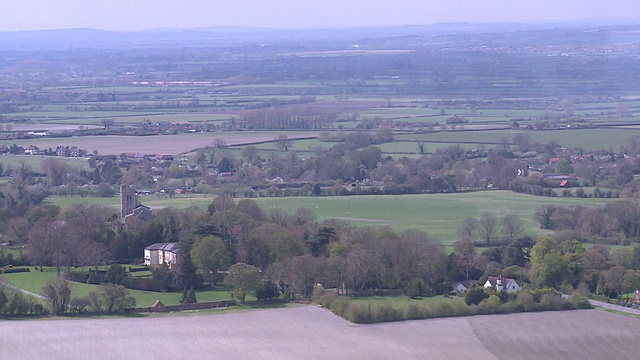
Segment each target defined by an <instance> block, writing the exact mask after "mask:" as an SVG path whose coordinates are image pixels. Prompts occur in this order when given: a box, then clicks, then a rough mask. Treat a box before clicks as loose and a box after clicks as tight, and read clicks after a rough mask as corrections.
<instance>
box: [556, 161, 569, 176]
mask: <svg viewBox="0 0 640 360" xmlns="http://www.w3.org/2000/svg"><path fill="white" fill-rule="evenodd" d="M555 171H556V172H557V173H561V174H566V175H569V174H571V173H572V172H573V166H572V165H571V161H569V160H568V159H560V161H558V162H557V163H556V168H555Z"/></svg>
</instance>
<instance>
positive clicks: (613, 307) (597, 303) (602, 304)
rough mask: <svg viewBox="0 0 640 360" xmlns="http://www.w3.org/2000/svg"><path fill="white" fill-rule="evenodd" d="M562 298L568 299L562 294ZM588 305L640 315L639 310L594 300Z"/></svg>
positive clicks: (567, 296)
mask: <svg viewBox="0 0 640 360" xmlns="http://www.w3.org/2000/svg"><path fill="white" fill-rule="evenodd" d="M562 297H563V298H565V299H568V298H569V295H567V294H562ZM589 303H590V304H591V305H592V306H598V307H601V308H604V309H608V310H615V311H620V312H624V313H627V314H633V315H640V310H638V309H633V308H628V307H626V306H620V305H615V304H609V303H606V302H602V301H596V300H589Z"/></svg>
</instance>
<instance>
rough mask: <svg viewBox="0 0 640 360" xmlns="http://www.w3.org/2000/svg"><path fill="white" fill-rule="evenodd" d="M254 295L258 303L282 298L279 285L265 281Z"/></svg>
mask: <svg viewBox="0 0 640 360" xmlns="http://www.w3.org/2000/svg"><path fill="white" fill-rule="evenodd" d="M254 295H255V297H256V299H258V301H262V300H269V299H273V298H276V297H278V296H280V291H279V290H278V285H276V284H274V283H272V282H271V281H265V282H263V283H262V284H260V286H259V287H258V289H257V290H256V291H255V293H254Z"/></svg>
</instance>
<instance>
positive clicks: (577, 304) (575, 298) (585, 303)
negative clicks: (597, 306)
mask: <svg viewBox="0 0 640 360" xmlns="http://www.w3.org/2000/svg"><path fill="white" fill-rule="evenodd" d="M569 303H571V306H573V308H574V309H593V306H591V303H590V302H589V298H587V297H586V296H583V295H580V294H578V293H573V294H571V296H570V297H569Z"/></svg>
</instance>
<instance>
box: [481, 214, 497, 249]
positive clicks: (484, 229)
mask: <svg viewBox="0 0 640 360" xmlns="http://www.w3.org/2000/svg"><path fill="white" fill-rule="evenodd" d="M478 225H479V226H478V234H479V235H480V237H481V238H482V239H483V240H484V242H485V244H486V245H487V246H488V245H491V239H492V238H493V236H494V234H495V232H496V229H497V227H498V218H497V217H496V215H495V214H494V213H488V212H486V213H482V215H480V221H479V222H478Z"/></svg>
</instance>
